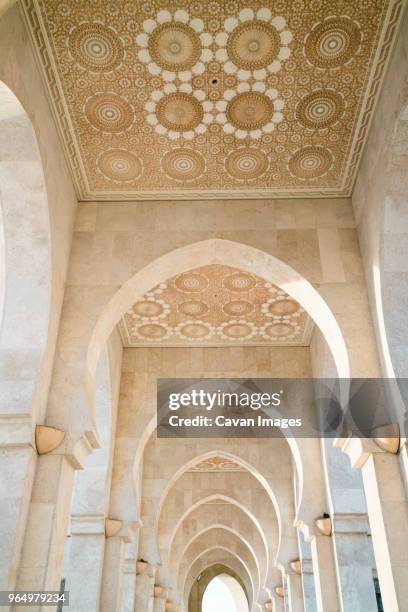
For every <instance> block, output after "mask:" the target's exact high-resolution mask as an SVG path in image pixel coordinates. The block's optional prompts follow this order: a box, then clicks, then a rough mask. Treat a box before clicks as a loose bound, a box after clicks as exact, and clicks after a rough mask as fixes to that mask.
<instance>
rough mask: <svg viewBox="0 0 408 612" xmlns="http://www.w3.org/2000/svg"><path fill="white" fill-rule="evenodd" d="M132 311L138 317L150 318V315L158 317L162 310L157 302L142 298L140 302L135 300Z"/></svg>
mask: <svg viewBox="0 0 408 612" xmlns="http://www.w3.org/2000/svg"><path fill="white" fill-rule="evenodd" d="M133 311H134V313H135V314H136V315H138V316H139V317H144V318H151V317H160V316H161V315H162V314H163V312H164V309H163V306H162V305H161V304H159V303H158V302H153V301H151V300H143V301H141V302H137V303H136V304H135V305H134V307H133Z"/></svg>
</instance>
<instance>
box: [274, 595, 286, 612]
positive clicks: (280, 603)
mask: <svg viewBox="0 0 408 612" xmlns="http://www.w3.org/2000/svg"><path fill="white" fill-rule="evenodd" d="M272 610H273V612H285V601H284V598H283V597H277V596H275V597H272Z"/></svg>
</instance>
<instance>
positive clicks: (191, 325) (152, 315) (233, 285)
mask: <svg viewBox="0 0 408 612" xmlns="http://www.w3.org/2000/svg"><path fill="white" fill-rule="evenodd" d="M119 330H120V333H121V335H122V340H123V343H124V345H125V346H191V345H193V346H228V345H233V346H241V345H242V346H244V345H249V346H254V345H255V346H257V345H266V346H282V345H285V346H306V345H308V344H309V342H310V335H311V331H312V324H311V320H310V318H309V317H308V315H307V313H306V312H305V311H304V310H303V308H301V307H300V306H299V304H298V303H297V302H295V301H294V300H293V299H292V298H291V297H290V296H288V295H287V294H286V293H285V292H284V291H282V290H281V289H279V288H278V287H276V286H275V285H272V284H271V283H268V282H266V281H265V280H264V279H262V278H260V277H258V276H255V275H253V274H248V273H247V272H243V271H241V270H237V269H235V268H231V267H229V266H224V265H220V264H213V265H209V266H203V267H201V268H196V269H194V270H191V271H190V272H185V273H183V274H179V275H177V276H175V277H173V278H170V279H169V280H167V281H166V282H163V283H160V285H158V286H157V287H154V288H153V289H152V290H151V291H149V292H148V293H146V294H145V295H144V296H143V298H142V299H141V300H139V301H138V302H136V303H135V304H134V305H133V306H132V308H131V309H130V310H129V311H128V312H126V314H125V315H124V316H123V318H122V320H121V322H120V324H119Z"/></svg>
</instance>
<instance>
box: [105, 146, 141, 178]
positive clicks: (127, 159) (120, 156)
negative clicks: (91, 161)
mask: <svg viewBox="0 0 408 612" xmlns="http://www.w3.org/2000/svg"><path fill="white" fill-rule="evenodd" d="M97 166H98V168H99V170H100V172H101V173H102V174H103V175H104V177H106V178H107V179H110V180H111V181H119V182H125V181H133V180H135V179H137V178H138V177H139V176H140V175H141V173H142V162H141V161H140V160H139V158H138V157H136V155H133V153H129V151H125V150H123V149H112V150H110V151H105V152H104V153H102V154H101V155H100V156H99V157H98V160H97Z"/></svg>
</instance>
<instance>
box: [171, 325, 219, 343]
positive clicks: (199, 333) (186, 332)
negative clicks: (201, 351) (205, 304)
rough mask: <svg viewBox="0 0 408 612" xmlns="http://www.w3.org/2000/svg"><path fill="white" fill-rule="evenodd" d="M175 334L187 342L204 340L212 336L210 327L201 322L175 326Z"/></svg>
mask: <svg viewBox="0 0 408 612" xmlns="http://www.w3.org/2000/svg"><path fill="white" fill-rule="evenodd" d="M176 333H178V334H179V335H180V336H182V337H183V338H188V339H189V340H204V339H205V338H207V336H211V335H212V327H211V325H209V324H208V323H204V322H203V321H186V322H185V323H181V324H180V325H178V326H177V328H176Z"/></svg>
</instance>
